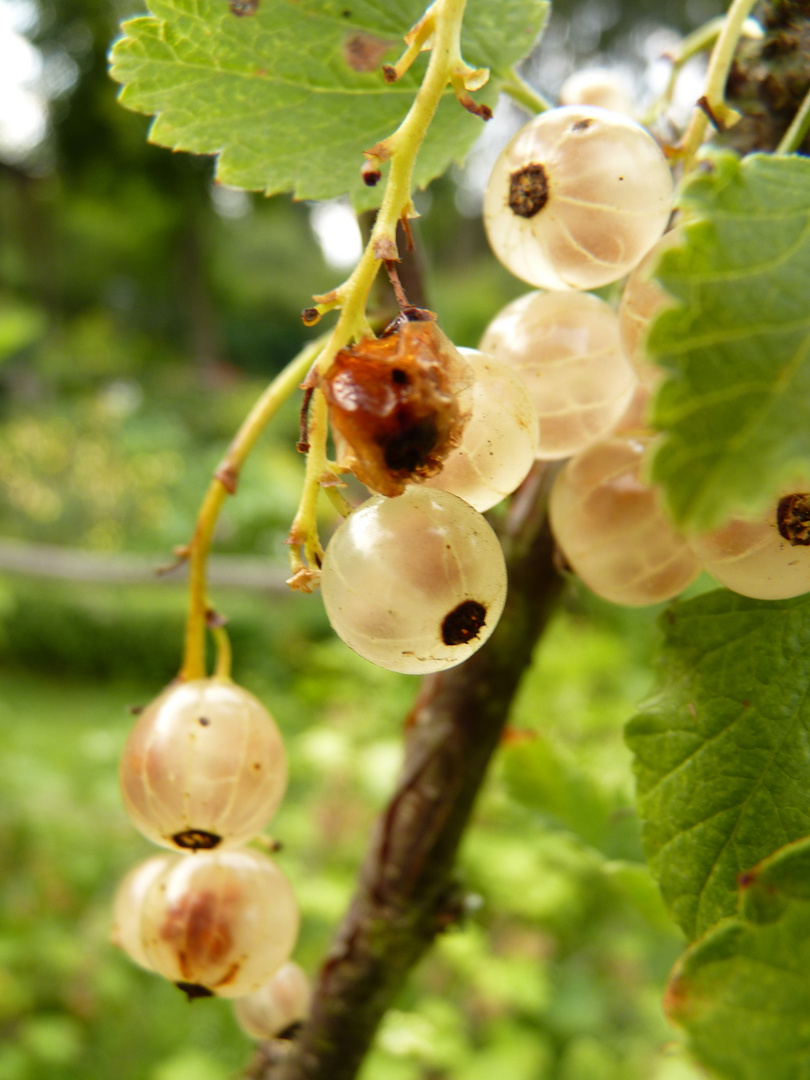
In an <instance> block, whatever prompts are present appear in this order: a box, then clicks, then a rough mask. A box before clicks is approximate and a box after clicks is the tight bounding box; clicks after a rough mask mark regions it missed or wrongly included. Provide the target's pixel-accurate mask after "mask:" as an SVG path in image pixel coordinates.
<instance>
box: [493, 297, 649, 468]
mask: <svg viewBox="0 0 810 1080" xmlns="http://www.w3.org/2000/svg"><path fill="white" fill-rule="evenodd" d="M481 349H482V351H483V352H488V353H492V355H493V356H496V357H497V358H498V359H499V360H503V361H504V363H507V364H509V365H510V367H513V368H515V370H516V371H517V372H519V374H520V375H521V376H522V377H523V379H524V380H525V382H526V385H527V386H528V388H529V393H530V394H531V396H532V400H533V401H534V404H535V408H536V409H537V413H538V416H539V418H540V442H539V444H538V450H537V456H538V457H539V458H541V459H542V460H545V461H548V460H554V459H557V458H564V457H570V455H571V454H576V453H578V452H579V451H580V450H582V449H584V448H585V447H586V446H588V445H590V444H591V443H592V442H595V441H596V440H597V439H600V438H602V437H603V436H605V435H607V434H608V433H609V432H610V431H612V430H613V427H614V426H615V425H616V424H617V423H618V421H619V419H620V418H621V416H622V414H623V413H624V411H625V409H626V408H627V406H628V404H629V403H630V399H631V398H632V396H633V391H634V390H635V387H636V385H637V379H636V375H635V372H634V371H633V367H632V365H631V364H630V362H629V360H628V359H627V357H626V356H625V354H624V350H623V349H622V344H621V340H620V337H619V322H618V318H617V316H616V313H615V311H613V309H612V308H611V307H610V305H609V304H606V303H605V302H604V300H600V299H599V298H598V297H596V296H591V295H590V294H589V293H577V292H551V293H529V294H528V295H527V296H522V297H520V298H519V299H517V300H514V301H513V302H512V303H511V304H508V305H507V306H506V307H505V308H503V310H502V311H501V312H499V314H498V315H496V316H495V318H494V319H493V320H492V322H491V323H490V324H489V326H488V327H487V329H486V331H485V333H484V336H483V338H482V339H481Z"/></svg>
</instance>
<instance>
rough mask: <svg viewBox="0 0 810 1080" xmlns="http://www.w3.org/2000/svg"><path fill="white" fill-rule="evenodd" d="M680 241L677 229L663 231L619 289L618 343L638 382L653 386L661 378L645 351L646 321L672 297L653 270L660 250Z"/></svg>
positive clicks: (661, 309) (647, 325)
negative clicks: (634, 371) (659, 282)
mask: <svg viewBox="0 0 810 1080" xmlns="http://www.w3.org/2000/svg"><path fill="white" fill-rule="evenodd" d="M682 242H683V235H682V232H681V230H680V229H672V230H671V231H670V232H668V233H665V234H664V235H663V236H662V237H661V239H660V240H659V241H658V243H657V244H655V245H654V247H652V248H651V249H650V250H649V251H648V252H647V254H646V255H645V256H644V258H643V259H642V260H641V262H640V263H639V264H638V266H637V267H636V268H635V270H634V271H633V273H632V274H631V275H630V277H629V278H628V279H627V281H626V283H625V286H624V289H623V290H622V300H621V303H620V305H619V330H620V333H621V338H622V345H623V346H624V351H625V353H626V354H627V356H628V358H629V359H630V360H631V361H632V363H633V366H634V367H635V369H636V373H637V375H638V377H639V379H640V380H641V382H642V383H644V385H645V386H646V387H647V388H648V389H649V390H654V389H655V388H656V386H657V385H658V383H660V381H661V379H662V378H663V374H664V373H663V371H662V370H661V368H659V367H658V366H657V365H656V364H655V363H654V362H653V361H652V360H651V359H650V356H649V354H648V352H647V348H646V345H647V334H648V333H649V329H650V323H651V322H652V321H653V319H654V318H655V317H656V316H657V315H658V314H659V313H660V312H661V311H663V310H664V309H665V308H667V307H671V306H672V304H673V303H674V301H673V299H672V297H671V296H670V295H669V293H668V292H666V290H665V289H663V288H662V287H661V286H660V285H659V284H658V282H657V281H656V279H655V276H654V275H655V272H656V269H657V268H658V263H659V261H660V259H661V256H662V254H663V253H664V252H665V251H668V250H669V249H670V248H672V247H677V245H678V244H679V243H682Z"/></svg>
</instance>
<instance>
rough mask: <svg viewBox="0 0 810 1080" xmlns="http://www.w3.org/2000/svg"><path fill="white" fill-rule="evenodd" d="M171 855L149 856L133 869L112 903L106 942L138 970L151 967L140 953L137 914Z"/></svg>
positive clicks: (126, 876)
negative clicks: (138, 967)
mask: <svg viewBox="0 0 810 1080" xmlns="http://www.w3.org/2000/svg"><path fill="white" fill-rule="evenodd" d="M174 858H175V856H173V855H169V854H166V855H153V856H152V858H151V859H147V860H146V861H145V862H142V863H139V864H138V865H137V866H135V867H133V868H132V870H130V871H129V873H128V874H126V875H125V877H124V878H123V879H122V881H121V884H120V885H119V886H118V888H117V890H116V893H115V899H114V900H113V924H112V930H111V932H110V939H111V940H112V943H113V945H117V946H118V948H119V949H122V950H123V951H124V952H125V953H126V954H127V956H128V957H129V958H130V959H131V960H134V961H135V963H136V964H139V965H140V966H141V967H145V968H149V969H150V970H151V966H150V964H149V961H148V960H147V959H146V953H145V952H144V951H143V940H142V937H141V914H142V912H143V900H144V897H145V896H146V893H147V891H148V890H149V887H150V886H151V884H152V882H153V881H154V880H155V878H157V877H159V876H160V875H161V874H162V873H163V871H164V870H165V869H166V868H167V867H168V866H170V865H171V864H172V862H173V860H174Z"/></svg>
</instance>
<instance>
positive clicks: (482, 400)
mask: <svg viewBox="0 0 810 1080" xmlns="http://www.w3.org/2000/svg"><path fill="white" fill-rule="evenodd" d="M459 352H460V353H461V354H462V356H463V357H464V358H465V360H467V362H468V363H469V365H470V367H471V368H472V373H473V383H472V387H471V405H470V415H469V418H468V420H467V423H466V425H465V427H464V432H463V434H462V436H461V442H460V443H459V444H458V446H456V447H455V449H453V450H451V451H450V453H449V455H448V456H447V458H446V460H445V462H444V464H443V465H442V469H441V472H440V473H438V474H437V475H436V476H433V477H431V478H430V479H429V480H426V481H425V485H426V486H427V487H435V488H441V489H442V491H450V492H452V494H453V495H458V496H459V497H460V498H462V499H464V501H465V502H468V503H469V504H470V506H474V507H475V509H476V510H480V511H482V512H483V511H484V510H489V509H490V507H492V506H495V504H496V503H499V502H500V501H501V500H502V499H504V498H506V496H507V495H510V494H511V493H512V492H513V491H514V490H515V488H516V487H518V485H519V484H520V483H522V481H523V480H525V478H526V474H527V473H528V471H529V469H530V468H531V467H532V464H533V463H534V459H535V457H536V455H537V447H538V438H539V432H538V421H537V412H536V410H535V407H534V403H533V402H532V399H531V396H530V394H529V389H528V387H527V386H526V383H525V381H524V380H523V379H522V378H521V377H520V375H519V374H518V373H517V371H516V370H515V369H514V368H513V367H510V366H509V365H508V364H505V363H503V361H501V360H497V359H496V358H495V357H494V356H488V355H487V354H486V353H482V352H478V350H477V349H460V350H459Z"/></svg>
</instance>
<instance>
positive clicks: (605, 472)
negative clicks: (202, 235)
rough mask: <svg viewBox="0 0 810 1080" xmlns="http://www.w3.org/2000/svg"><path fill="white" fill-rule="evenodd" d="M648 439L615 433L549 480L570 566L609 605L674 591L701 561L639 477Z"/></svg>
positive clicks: (555, 526)
mask: <svg viewBox="0 0 810 1080" xmlns="http://www.w3.org/2000/svg"><path fill="white" fill-rule="evenodd" d="M648 442H649V439H645V438H637V437H630V436H624V437H619V436H617V437H615V438H611V439H607V440H605V441H603V442H600V443H597V444H595V445H594V446H591V447H590V448H589V449H587V450H585V451H584V452H583V453H581V454H578V455H577V456H576V457H574V458H572V459H571V460H570V461H569V462H568V463H567V464H566V465H565V467H564V468H563V469H562V471H561V472H560V473H559V475H558V476H557V479H556V480H555V482H554V487H553V488H552V491H551V499H550V503H549V516H550V521H551V529H552V532H553V533H554V537H555V539H556V541H557V543H558V544H559V546H560V549H561V551H562V553H563V555H564V556H565V558H566V560H567V561H568V563H569V564H570V566H571V568H572V569H573V570H574V572H575V573H576V574H577V575H578V576H579V577H580V578H581V579H582V581H584V582H585V584H586V585H587V586H588V588H590V589H592V590H593V592H595V593H596V594H597V595H598V596H601V597H604V599H605V600H611V601H613V603H614V604H625V605H629V606H640V605H644V604H656V603H659V602H660V601H662V600H669V599H670V598H671V597H673V596H677V594H678V593H679V592H682V591H683V589H685V588H686V587H687V585H689V584H691V582H692V581H694V579H695V578H696V577H697V575H698V573H699V572H700V564H699V563H698V560H697V559H696V557H695V556H694V554H693V553H692V550H691V548H690V547H689V544H688V543H687V541H686V540H685V539H684V537H682V536H681V535H680V534H679V533H678V532H677V531H676V530H675V528H674V527H673V526H672V525H671V524H670V522H669V521H668V520H667V518H666V516H665V515H664V512H663V510H662V508H661V506H660V503H659V500H658V497H657V494H656V492H655V490H654V488H652V487H650V486H649V485H648V484H645V483H644V481H643V480H642V479H641V475H640V474H641V465H642V459H643V456H644V453H645V450H646V448H647V445H648Z"/></svg>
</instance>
